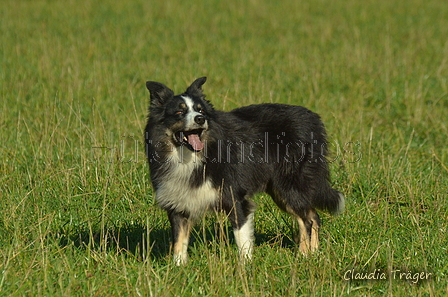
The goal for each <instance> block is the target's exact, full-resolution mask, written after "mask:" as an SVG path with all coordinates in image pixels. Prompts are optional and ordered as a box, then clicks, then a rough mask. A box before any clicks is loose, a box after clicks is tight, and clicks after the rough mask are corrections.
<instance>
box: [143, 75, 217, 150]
mask: <svg viewBox="0 0 448 297" xmlns="http://www.w3.org/2000/svg"><path fill="white" fill-rule="evenodd" d="M206 80H207V78H206V77H201V78H198V79H196V80H195V81H194V82H193V83H192V84H191V85H190V86H189V87H188V88H187V90H186V91H185V92H184V93H182V94H180V95H176V96H175V95H174V92H173V91H172V90H171V89H170V88H168V87H167V86H165V85H164V84H161V83H158V82H154V81H148V82H146V87H147V88H148V90H149V93H150V100H151V102H150V106H149V112H150V117H153V119H154V120H156V122H157V123H158V124H162V125H163V126H164V127H165V128H166V133H167V136H169V138H170V139H171V140H172V142H173V144H174V145H175V146H185V147H187V148H188V149H190V150H191V151H193V152H199V151H202V149H203V148H204V145H205V142H206V140H207V134H208V133H207V132H208V129H209V121H210V117H211V115H212V114H213V112H214V110H213V106H212V105H211V104H210V102H208V101H207V100H205V95H204V94H203V93H202V85H203V84H204V83H205V81H206Z"/></svg>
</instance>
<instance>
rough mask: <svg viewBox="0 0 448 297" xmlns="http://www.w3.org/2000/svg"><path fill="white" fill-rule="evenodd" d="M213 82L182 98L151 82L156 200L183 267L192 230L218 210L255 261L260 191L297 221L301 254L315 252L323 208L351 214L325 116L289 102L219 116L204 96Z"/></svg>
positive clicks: (149, 149) (150, 153)
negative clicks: (332, 166) (339, 187)
mask: <svg viewBox="0 0 448 297" xmlns="http://www.w3.org/2000/svg"><path fill="white" fill-rule="evenodd" d="M205 81H206V78H205V77H202V78H198V79H197V80H195V81H194V82H193V83H192V84H191V86H189V87H188V88H187V90H186V91H185V92H184V93H182V94H180V95H176V96H175V95H174V93H173V91H172V90H171V89H169V88H168V87H166V86H165V85H163V84H161V83H158V82H153V81H148V82H147V83H146V87H147V88H148V90H149V92H150V106H149V117H148V123H147V125H146V129H145V138H146V139H145V140H146V153H147V157H148V161H149V165H150V171H151V180H152V184H153V187H154V190H155V195H156V199H157V201H158V203H159V205H160V206H161V207H162V208H163V209H165V210H166V211H167V213H168V217H169V220H170V222H171V227H172V236H173V249H174V261H175V263H176V264H177V265H180V264H183V263H185V262H186V261H187V247H188V242H189V234H190V230H191V227H192V225H193V224H194V222H195V221H197V220H198V218H200V217H201V216H202V215H203V214H204V212H206V211H207V210H211V209H217V210H222V211H224V212H225V213H226V214H227V216H228V217H229V219H230V222H231V223H232V227H233V230H234V235H235V241H236V243H237V245H238V249H239V252H240V255H241V256H242V257H243V259H250V258H251V255H252V250H253V245H254V227H253V217H254V215H253V212H254V210H255V204H254V203H253V202H252V201H250V200H249V198H250V197H251V196H253V195H254V194H256V193H259V192H266V193H268V194H269V195H270V196H272V198H273V200H274V201H275V203H276V204H277V205H278V206H279V207H280V208H281V209H282V210H283V211H286V212H287V213H289V214H291V215H293V216H294V217H295V218H296V220H297V221H298V225H299V232H298V235H297V236H295V240H296V241H297V242H298V244H299V250H300V251H301V252H302V253H303V254H307V253H308V252H310V251H311V252H312V251H315V250H316V249H317V248H318V243H319V239H318V232H319V226H320V219H319V216H318V214H317V212H316V209H321V210H327V211H330V212H331V213H334V214H337V213H340V212H341V211H342V210H343V209H344V196H343V195H342V194H341V193H340V192H338V191H336V190H334V189H332V188H331V186H330V184H329V172H328V165H327V162H326V158H325V156H326V154H327V147H326V135H325V129H324V125H323V124H322V122H321V121H320V117H319V116H318V115H317V114H315V113H313V112H311V111H310V110H308V109H306V108H304V107H300V106H291V105H282V104H260V105H251V106H246V107H241V108H237V109H234V110H232V111H230V112H222V111H217V110H215V109H214V108H213V106H212V104H211V103H210V102H209V101H207V100H205V95H204V94H203V93H202V85H203V84H204V83H205Z"/></svg>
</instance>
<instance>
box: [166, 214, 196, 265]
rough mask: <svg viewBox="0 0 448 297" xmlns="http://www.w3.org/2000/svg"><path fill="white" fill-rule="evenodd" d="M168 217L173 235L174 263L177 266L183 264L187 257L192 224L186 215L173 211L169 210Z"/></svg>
mask: <svg viewBox="0 0 448 297" xmlns="http://www.w3.org/2000/svg"><path fill="white" fill-rule="evenodd" d="M168 217H169V219H170V222H171V230H172V235H173V250H174V263H175V264H176V265H177V266H180V265H184V264H186V263H187V259H188V253H187V249H188V243H189V241H190V231H191V225H192V224H191V221H190V219H189V218H188V217H186V216H185V215H183V214H181V213H178V212H175V211H169V212H168Z"/></svg>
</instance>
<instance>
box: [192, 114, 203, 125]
mask: <svg viewBox="0 0 448 297" xmlns="http://www.w3.org/2000/svg"><path fill="white" fill-rule="evenodd" d="M194 121H195V122H196V124H198V125H204V123H205V117H204V116H203V115H201V114H200V115H197V116H195V117H194Z"/></svg>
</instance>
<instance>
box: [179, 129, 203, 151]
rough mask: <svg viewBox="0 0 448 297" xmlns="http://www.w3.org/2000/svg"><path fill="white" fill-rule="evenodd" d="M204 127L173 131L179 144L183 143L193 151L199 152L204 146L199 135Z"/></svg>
mask: <svg viewBox="0 0 448 297" xmlns="http://www.w3.org/2000/svg"><path fill="white" fill-rule="evenodd" d="M203 131H204V129H195V130H190V131H179V132H176V133H175V136H176V140H177V141H179V143H180V144H181V145H185V146H186V147H187V148H188V149H189V150H191V151H193V152H200V151H202V149H203V148H204V143H203V142H202V140H201V135H202V132H203Z"/></svg>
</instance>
